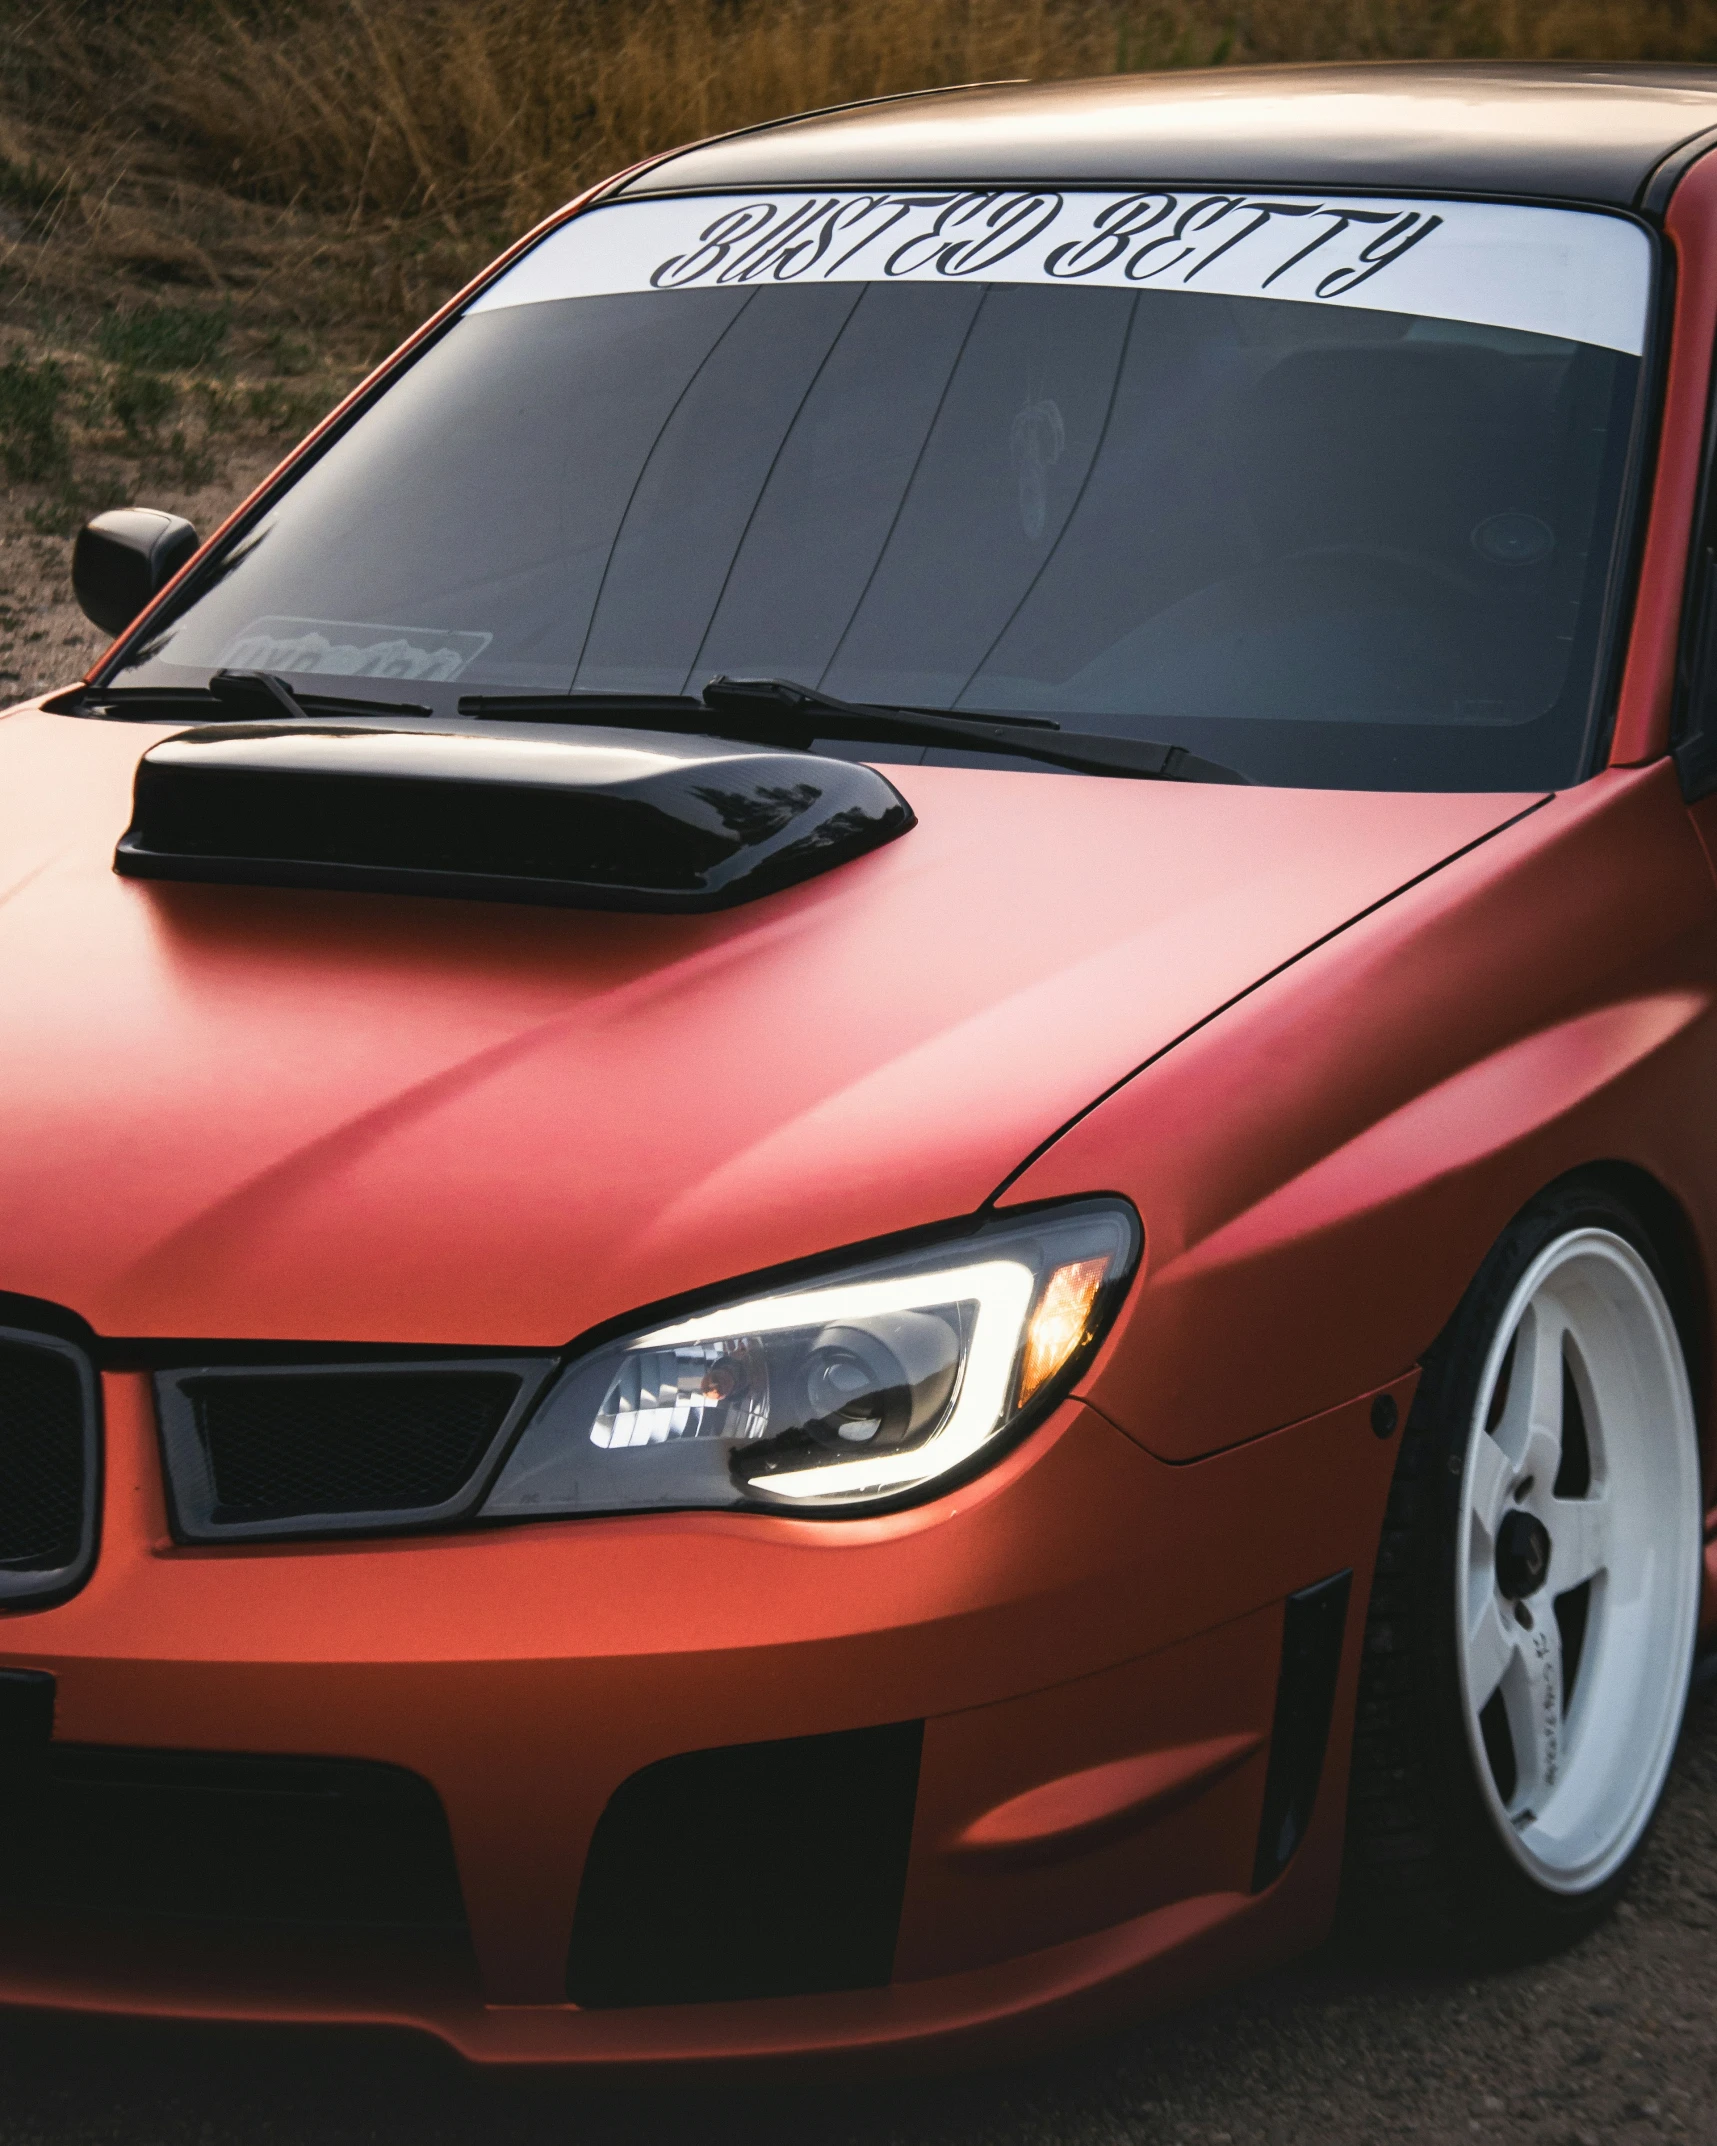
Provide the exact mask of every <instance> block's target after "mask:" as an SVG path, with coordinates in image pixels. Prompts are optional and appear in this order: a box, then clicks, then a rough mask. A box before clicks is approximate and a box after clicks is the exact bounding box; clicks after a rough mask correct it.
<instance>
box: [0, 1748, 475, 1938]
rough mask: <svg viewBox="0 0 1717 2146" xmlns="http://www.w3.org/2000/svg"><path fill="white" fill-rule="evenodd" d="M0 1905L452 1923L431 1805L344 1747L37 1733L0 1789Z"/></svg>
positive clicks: (176, 1917) (453, 1893)
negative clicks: (40, 1737)
mask: <svg viewBox="0 0 1717 2146" xmlns="http://www.w3.org/2000/svg"><path fill="white" fill-rule="evenodd" d="M6 1800H7V1802H8V1804H9V1806H10V1808H9V1812H8V1815H9V1817H10V1818H11V1821H12V1826H11V1830H12V1837H13V1838H15V1839H17V1840H27V1841H28V1842H29V1843H30V1851H29V1853H28V1854H27V1855H19V1856H13V1857H10V1858H5V1859H0V1906H3V1907H4V1908H6V1909H7V1910H9V1911H12V1912H18V1911H23V1912H28V1913H44V1914H72V1915H92V1916H96V1917H98V1918H101V1919H102V1920H110V1919H114V1918H119V1919H128V1920H134V1919H141V1920H145V1921H171V1922H182V1921H192V1922H222V1923H248V1924H252V1925H258V1926H275V1927H288V1926H293V1927H299V1928H306V1927H307V1928H322V1929H338V1930H354V1929H364V1930H383V1929H392V1930H421V1931H430V1930H454V1929H462V1928H463V1926H464V1920H465V1913H464V1905H463V1902H462V1899H461V1896H460V1891H459V1878H458V1872H457V1870H456V1867H455V1864H454V1860H453V1847H452V1842H451V1841H450V1839H449V1837H448V1831H447V1820H446V1818H445V1816H444V1815H443V1812H442V1808H441V1802H440V1799H439V1797H437V1795H436V1793H435V1791H434V1789H432V1788H431V1787H430V1785H429V1783H428V1782H427V1781H425V1780H422V1779H421V1778H420V1777H419V1776H418V1775H416V1774H413V1773H407V1772H405V1771H404V1770H403V1769H402V1768H399V1767H394V1766H380V1765H375V1764H373V1763H370V1762H368V1761H364V1760H357V1759H313V1758H264V1757H253V1756H251V1755H249V1754H227V1753H205V1752H190V1751H131V1750H122V1749H114V1748H109V1747H106V1746H103V1745H96V1744H52V1745H49V1746H48V1747H47V1748H46V1749H45V1750H44V1751H43V1752H42V1754H41V1757H40V1762H39V1764H38V1765H37V1766H36V1767H35V1768H33V1769H31V1770H30V1771H29V1772H28V1773H27V1774H26V1775H25V1777H24V1778H23V1779H22V1780H20V1781H18V1782H16V1784H15V1785H14V1786H13V1787H12V1791H11V1794H10V1796H9V1797H8V1798H7V1799H6Z"/></svg>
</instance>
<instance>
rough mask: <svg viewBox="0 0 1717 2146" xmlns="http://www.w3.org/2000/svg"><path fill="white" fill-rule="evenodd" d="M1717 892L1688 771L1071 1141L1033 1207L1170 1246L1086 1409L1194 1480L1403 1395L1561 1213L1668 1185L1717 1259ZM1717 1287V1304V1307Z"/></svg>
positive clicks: (1459, 898) (1582, 791)
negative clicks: (1497, 1260) (1092, 1204)
mask: <svg viewBox="0 0 1717 2146" xmlns="http://www.w3.org/2000/svg"><path fill="white" fill-rule="evenodd" d="M1714 1010H1717V888H1714V887H1713V883H1712V878H1711V874H1710V871H1709V870H1708V868H1707V866H1706V864H1705V861H1704V856H1703V852H1702V851H1701V849H1700V846H1699V844H1698V842H1697V840H1696V838H1695V836H1694V834H1693V831H1692V828H1691V826H1690V825H1689V823H1688V819H1687V815H1686V812H1685V810H1684V808H1683V806H1682V803H1681V799H1680V795H1679V792H1678V790H1677V788H1676V784H1675V779H1674V774H1673V771H1672V769H1671V768H1670V767H1669V765H1668V763H1667V762H1659V763H1657V764H1656V765H1655V766H1653V767H1651V768H1647V769H1642V770H1617V771H1613V772H1611V773H1609V774H1605V775H1601V776H1598V777H1595V778H1594V779H1593V780H1592V781H1591V782H1589V783H1586V784H1584V785H1582V786H1581V787H1580V788H1579V789H1577V790H1574V791H1572V792H1570V793H1568V794H1567V795H1565V796H1563V797H1560V798H1557V799H1555V800H1553V801H1552V802H1551V803H1550V804H1549V805H1547V806H1546V807H1545V808H1544V809H1543V810H1541V811H1539V812H1535V813H1532V814H1530V815H1528V816H1527V817H1526V818H1525V819H1523V820H1521V821H1519V822H1518V823H1516V825H1514V826H1513V827H1511V828H1509V829H1506V830H1505V831H1503V832H1502V833H1501V834H1499V835H1497V836H1496V837H1495V838H1493V840H1491V841H1490V842H1488V843H1485V844H1483V845H1481V846H1480V847H1479V848H1477V849H1475V850H1473V851H1471V852H1469V853H1468V854H1467V855H1466V856H1464V857H1462V858H1459V859H1457V860H1456V861H1455V862H1454V863H1452V864H1451V865H1449V866H1448V867H1446V868H1445V869H1444V870H1443V871H1441V872H1438V873H1435V874H1433V875H1432V876H1431V877H1430V878H1428V879H1426V880H1423V881H1421V882H1420V883H1419V884H1418V885H1416V886H1413V887H1410V888H1408V889H1407V890H1406V891H1405V892H1403V893H1402V894H1400V895H1399V896H1397V897H1396V898H1395V899H1394V900H1393V901H1391V902H1389V903H1386V904H1385V905H1384V906H1383V907H1382V908H1381V909H1379V910H1377V911H1375V912H1374V913H1373V914H1372V915H1371V916H1369V917H1367V918H1364V919H1362V920H1361V921H1360V922H1359V923H1357V924H1355V925H1354V926H1353V927H1351V928H1350V929H1349V930H1348V931H1346V932H1344V933H1341V934H1339V935H1338V936H1337V937H1336V938H1334V939H1332V940H1331V941H1329V942H1328V943H1327V944H1326V945H1325V946H1323V947H1321V948H1319V949H1317V950H1316V951H1315V952H1313V953H1312V954H1310V955H1308V956H1307V957H1306V958H1305V959H1304V960H1302V961H1300V962H1298V963H1296V964H1295V965H1294V966H1293V967H1292V968H1290V969H1288V970H1286V971H1284V972H1282V973H1281V974H1280V975H1278V976H1276V977H1275V978H1273V979H1271V980H1270V981H1268V982H1267V983H1265V984H1263V985H1261V986H1260V987H1259V988H1258V989H1257V990H1255V991H1253V992H1251V993H1250V994H1249V995H1248V996H1247V997H1245V998H1244V999H1242V1000H1241V1001H1240V1002H1239V1003H1238V1004H1236V1005H1234V1006H1232V1007H1230V1008H1229V1009H1228V1010H1227V1011H1226V1012H1224V1013H1223V1014H1221V1015H1220V1016H1218V1017H1217V1018H1216V1019H1215V1020H1213V1021H1211V1022H1209V1023H1207V1024H1206V1025H1205V1026H1204V1027H1203V1028H1201V1029H1199V1030H1198V1031H1196V1032H1195V1033H1193V1034H1192V1035H1190V1036H1188V1037H1186V1038H1185V1039H1183V1040H1182V1041H1181V1042H1180V1043H1179V1044H1178V1045H1176V1046H1175V1047H1174V1048H1173V1049H1171V1050H1170V1051H1169V1052H1167V1053H1166V1054H1164V1055H1163V1056H1162V1057H1160V1058H1159V1059H1157V1060H1156V1061H1155V1062H1154V1063H1153V1064H1152V1065H1150V1066H1148V1067H1146V1068H1145V1069H1144V1070H1143V1071H1142V1072H1140V1073H1139V1074H1138V1075H1137V1076H1135V1078H1134V1079H1132V1080H1131V1081H1129V1082H1128V1083H1127V1084H1126V1085H1125V1086H1124V1087H1123V1088H1121V1089H1119V1090H1118V1091H1116V1092H1115V1093H1114V1094H1113V1095H1111V1096H1110V1097H1108V1098H1107V1099H1106V1100H1104V1101H1103V1102H1102V1103H1100V1104H1099V1105H1097V1106H1096V1107H1095V1108H1093V1109H1092V1110H1091V1111H1090V1112H1088V1113H1087V1114H1086V1115H1085V1116H1084V1117H1083V1118H1081V1119H1080V1120H1078V1121H1077V1123H1075V1124H1074V1125H1073V1126H1071V1127H1070V1128H1069V1129H1068V1130H1067V1131H1066V1132H1065V1133H1064V1134H1063V1135H1062V1136H1061V1138H1060V1139H1058V1140H1057V1141H1056V1142H1055V1143H1054V1144H1053V1145H1052V1146H1051V1147H1050V1148H1048V1149H1047V1150H1046V1151H1045V1153H1044V1154H1043V1155H1041V1156H1040V1157H1039V1158H1038V1159H1037V1160H1036V1161H1035V1162H1034V1163H1032V1164H1031V1166H1030V1167H1029V1168H1028V1169H1026V1170H1025V1171H1024V1172H1023V1173H1022V1175H1021V1176H1020V1177H1019V1178H1017V1179H1016V1180H1015V1181H1014V1182H1013V1183H1012V1184H1011V1185H1009V1186H1008V1187H1007V1190H1006V1199H1007V1200H1008V1202H1010V1203H1011V1202H1013V1201H1016V1200H1019V1201H1023V1200H1035V1199H1046V1198H1052V1197H1056V1196H1061V1195H1064V1194H1067V1193H1071V1192H1074V1191H1081V1190H1088V1189H1093V1188H1096V1187H1099V1186H1101V1187H1105V1188H1108V1189H1113V1190H1118V1191H1121V1192H1125V1193H1127V1194H1128V1195H1129V1196H1130V1197H1131V1198H1132V1199H1133V1200H1134V1201H1135V1203H1136V1204H1137V1206H1138V1208H1139V1211H1140V1213H1141V1214H1142V1216H1143V1217H1144V1221H1145V1231H1146V1264H1145V1268H1144V1272H1143V1278H1142V1281H1141V1283H1140V1284H1139V1285H1138V1287H1137V1293H1136V1295H1135V1298H1134V1301H1133V1303H1132V1305H1131V1307H1130V1308H1129V1311H1128V1313H1127V1315H1126V1316H1125V1317H1124V1319H1123V1321H1122V1322H1121V1324H1120V1325H1119V1326H1118V1328H1117V1329H1116V1331H1115V1332H1114V1333H1113V1334H1112V1335H1111V1337H1110V1339H1109V1340H1108V1342H1107V1343H1106V1344H1105V1346H1104V1348H1103V1350H1102V1351H1101V1352H1100V1353H1099V1355H1098V1357H1097V1358H1096V1359H1095V1361H1094V1363H1093V1365H1092V1368H1091V1370H1090V1371H1089V1372H1088V1373H1087V1375H1086V1377H1085V1379H1084V1381H1083V1382H1082V1384H1081V1388H1080V1390H1081V1392H1082V1393H1083V1394H1084V1395H1085V1397H1086V1398H1087V1399H1089V1400H1090V1401H1091V1402H1092V1403H1093V1404H1094V1405H1095V1406H1097V1407H1099V1408H1101V1409H1102V1410H1103V1411H1104V1412H1105V1413H1106V1414H1107V1415H1109V1416H1110V1417H1111V1418H1112V1419H1113V1420H1114V1421H1115V1422H1116V1423H1118V1424H1119V1425H1120V1426H1121V1427H1122V1428H1123V1429H1125V1430H1126V1431H1128V1432H1129V1433H1130V1434H1131V1435H1132V1436H1134V1437H1135V1438H1137V1439H1138V1440H1139V1441H1140V1442H1141V1443H1142V1444H1144V1445H1145V1446H1146V1447H1148V1448H1149V1449H1150V1450H1151V1451H1152V1452H1154V1453H1157V1454H1159V1455H1161V1456H1162V1457H1164V1458H1166V1459H1173V1460H1190V1459H1193V1458H1195V1457H1197V1456H1198V1455H1201V1454H1205V1453H1209V1452H1213V1451H1215V1450H1217V1449H1218V1448H1220V1447H1223V1446H1226V1445H1230V1444H1234V1443H1237V1442H1239V1441H1240V1440H1243V1439H1247V1438H1253V1437H1257V1436H1259V1435H1261V1434H1262V1433H1264V1432H1265V1431H1268V1430H1271V1429H1273V1428H1275V1427H1277V1426H1278V1425H1281V1424H1284V1423H1289V1422H1293V1421H1295V1420H1297V1419H1298V1418H1300V1417H1302V1416H1306V1415H1310V1414H1313V1413H1315V1412H1317V1411H1319V1410H1322V1409H1326V1408H1329V1407H1332V1406H1334V1405H1336V1404H1337V1403H1338V1402H1340V1401H1343V1400H1346V1399H1348V1398H1350V1397H1351V1396H1353V1395H1355V1394H1360V1393H1364V1392H1366V1391H1368V1390H1370V1389H1372V1388H1375V1387H1379V1386H1382V1385H1384V1384H1386V1383H1388V1381H1389V1380H1391V1379H1393V1378H1395V1377H1397V1376H1398V1375H1399V1374H1400V1373H1401V1372H1402V1370H1403V1369H1405V1368H1406V1367H1407V1366H1408V1365H1410V1364H1412V1363H1413V1362H1415V1361H1416V1360H1417V1359H1418V1357H1419V1356H1420V1355H1422V1353H1423V1351H1424V1350H1425V1348H1426V1347H1427V1346H1428V1344H1429V1343H1430V1342H1431V1341H1432V1339H1433V1338H1434V1337H1435V1336H1436V1334H1437V1333H1438V1331H1439V1330H1440V1328H1441V1327H1442V1326H1443V1324H1444V1323H1445V1322H1446V1320H1447V1319H1448V1317H1449V1316H1450V1314H1451V1313H1452V1311H1453V1310H1454V1307H1455V1305H1456V1304H1457V1302H1458V1301H1459V1299H1460V1295H1461V1292H1462V1291H1463V1289H1464V1288H1465V1287H1466V1284H1467V1282H1468V1281H1469V1279H1470V1278H1471V1276H1472V1274H1473V1273H1474V1271H1475V1269H1476V1268H1477V1267H1478V1265H1479V1262H1480V1261H1481V1260H1482V1259H1483V1257H1484V1255H1485V1253H1486V1251H1487V1250H1488V1249H1489V1247H1490V1246H1491V1244H1492V1243H1494V1241H1495V1239H1496V1237H1497V1235H1498V1234H1499V1232H1500V1231H1501V1230H1502V1229H1503V1227H1504V1226H1505V1225H1506V1223H1507V1222H1508V1220H1509V1218H1510V1216H1511V1215H1513V1214H1515V1213H1516V1212H1517V1211H1518V1210H1519V1209H1520V1207H1522V1206H1523V1205H1524V1204H1525V1202H1526V1201H1527V1200H1529V1199H1530V1198H1531V1197H1532V1196H1533V1194H1534V1193H1536V1192H1537V1191H1539V1190H1540V1189H1541V1188H1542V1187H1543V1186H1544V1185H1545V1184H1547V1183H1549V1182H1550V1181H1551V1180H1552V1179H1554V1178H1556V1177H1559V1176H1561V1175H1563V1174H1564V1173H1565V1172H1567V1171H1569V1170H1572V1169H1575V1168H1577V1167H1579V1166H1580V1165H1581V1164H1583V1163H1590V1162H1597V1161H1600V1160H1602V1161H1610V1162H1623V1163H1627V1164H1631V1165H1633V1166H1635V1167H1637V1168H1639V1169H1642V1170H1645V1171H1647V1172H1649V1173H1650V1174H1651V1175H1652V1176H1653V1177H1654V1178H1656V1179H1657V1180H1658V1181H1659V1182H1660V1183H1661V1184H1662V1185H1663V1186H1664V1187H1665V1188H1666V1189H1667V1190H1668V1191H1669V1192H1670V1194H1671V1195H1672V1196H1673V1197H1674V1198H1675V1199H1676V1200H1677V1201H1678V1202H1679V1203H1680V1204H1681V1206H1682V1208H1683V1209H1684V1211H1685V1213H1686V1216H1687V1219H1688V1221H1689V1224H1690V1228H1691V1234H1692V1238H1693V1241H1694V1242H1695V1244H1696V1245H1697V1247H1698V1248H1699V1251H1700V1254H1701V1256H1702V1257H1703V1258H1704V1259H1705V1260H1706V1262H1707V1265H1709V1253H1710V1250H1711V1247H1712V1246H1713V1244H1714V1243H1717V1107H1713V1105H1714V1101H1717V1019H1714V1018H1713V1014H1714ZM1702 1286H1703V1285H1702Z"/></svg>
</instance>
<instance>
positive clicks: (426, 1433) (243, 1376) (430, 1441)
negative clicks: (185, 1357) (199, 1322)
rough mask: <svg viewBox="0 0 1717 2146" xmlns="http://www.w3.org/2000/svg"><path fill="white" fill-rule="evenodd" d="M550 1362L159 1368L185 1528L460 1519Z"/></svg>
mask: <svg viewBox="0 0 1717 2146" xmlns="http://www.w3.org/2000/svg"><path fill="white" fill-rule="evenodd" d="M552 1368H553V1365H552V1362H551V1360H550V1359H547V1358H515V1359H508V1360H506V1361H490V1362H485V1363H480V1364H473V1363H470V1362H465V1363H461V1364H445V1363H440V1364H359V1365H351V1366H330V1365H314V1366H308V1367H298V1366H285V1365H282V1366H275V1367H270V1368H266V1369H261V1368H258V1367H255V1366H247V1367H245V1368H244V1369H242V1370H226V1369H219V1370H215V1369H210V1370H195V1371H176V1372H169V1373H166V1374H163V1375H162V1376H161V1377H160V1378H159V1379H158V1381H157V1394H158V1398H159V1402H160V1410H161V1429H162V1435H163V1438H164V1439H165V1442H166V1448H167V1471H168V1475H169V1477H170V1479H171V1482H172V1486H173V1503H174V1508H175V1513H176V1518H177V1521H178V1526H179V1532H180V1534H181V1535H182V1536H184V1537H186V1538H187V1539H188V1540H191V1541H193V1542H212V1541H220V1540H225V1539H228V1538H231V1537H235V1536H256V1535H303V1534H326V1533H350V1532H358V1531H373V1530H375V1529H376V1528H380V1527H388V1526H413V1527H422V1526H423V1525H424V1524H425V1523H426V1522H433V1521H437V1520H444V1519H452V1518H455V1517H457V1516H458V1515H459V1514H461V1513H463V1512H465V1511H466V1510H467V1509H468V1508H469V1506H470V1505H471V1504H472V1503H473V1502H474V1501H475V1499H476V1497H477V1496H478V1494H479V1493H480V1492H481V1490H482V1489H483V1487H484V1485H485V1483H486V1481H487V1478H488V1474H489V1472H490V1464H491V1462H492V1461H494V1460H496V1459H498V1458H499V1455H500V1453H501V1450H502V1449H503V1447H504V1446H505V1445H506V1444H507V1442H508V1441H509V1440H510V1438H511V1436H512V1433H513V1432H514V1430H516V1429H517V1427H518V1425H519V1424H520V1423H521V1422H522V1420H523V1418H524V1414H525V1411H526V1410H527V1409H528V1408H529V1406H530V1404H531V1402H532V1401H533V1400H534V1399H535V1398H536V1395H537V1392H538V1390H539V1389H540V1387H541V1386H542V1383H543V1381H544V1379H545V1378H546V1377H547V1375H548V1373H549V1371H550V1370H551V1369H552Z"/></svg>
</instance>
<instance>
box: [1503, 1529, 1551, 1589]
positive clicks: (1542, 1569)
mask: <svg viewBox="0 0 1717 2146" xmlns="http://www.w3.org/2000/svg"><path fill="white" fill-rule="evenodd" d="M1549 1577H1550V1530H1549V1529H1548V1528H1547V1527H1546V1526H1545V1525H1544V1523H1543V1521H1542V1520H1538V1519H1535V1518H1534V1516H1533V1515H1532V1514H1531V1513H1523V1512H1520V1511H1518V1510H1517V1511H1515V1512H1512V1513H1510V1514H1508V1515H1507V1517H1506V1518H1505V1519H1504V1521H1503V1523H1502V1526H1501V1527H1500V1528H1498V1530H1497V1534H1496V1584H1497V1586H1498V1587H1499V1588H1501V1590H1502V1592H1503V1593H1504V1594H1505V1595H1506V1596H1507V1597H1508V1599H1509V1601H1511V1602H1524V1601H1525V1600H1526V1598H1527V1596H1528V1595H1535V1594H1536V1593H1537V1592H1538V1590H1539V1589H1540V1588H1541V1587H1542V1586H1543V1585H1544V1583H1545V1581H1546V1580H1547V1579H1548V1578H1549Z"/></svg>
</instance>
